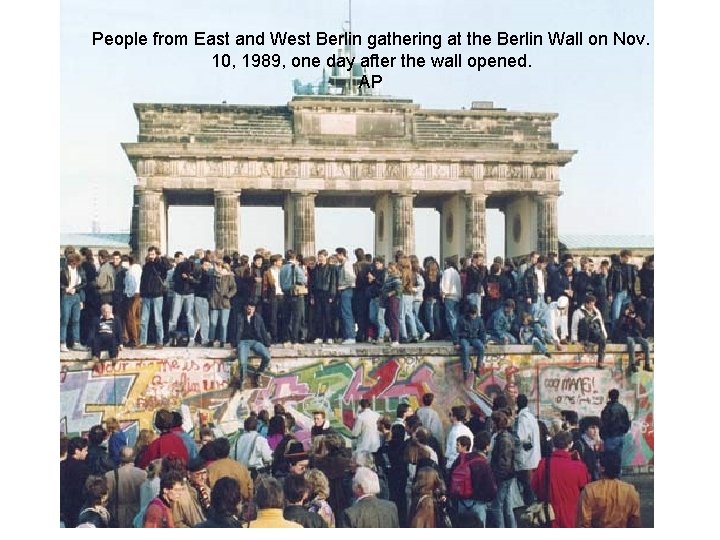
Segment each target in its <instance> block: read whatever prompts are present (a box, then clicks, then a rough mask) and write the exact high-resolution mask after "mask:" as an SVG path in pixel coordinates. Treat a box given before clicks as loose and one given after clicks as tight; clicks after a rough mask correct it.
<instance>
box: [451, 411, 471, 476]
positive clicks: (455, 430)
mask: <svg viewBox="0 0 720 540" xmlns="http://www.w3.org/2000/svg"><path fill="white" fill-rule="evenodd" d="M466 416H467V408H466V407H465V405H455V406H454V407H452V409H451V410H450V420H451V422H452V426H451V427H450V431H448V435H447V441H446V444H445V459H446V460H447V461H446V463H447V465H448V466H452V464H453V463H455V458H457V455H458V451H457V438H458V437H460V436H463V435H464V436H466V437H468V438H469V439H470V447H471V448H472V443H473V439H474V436H473V434H472V431H470V429H469V428H468V427H467V426H466V425H465V417H466Z"/></svg>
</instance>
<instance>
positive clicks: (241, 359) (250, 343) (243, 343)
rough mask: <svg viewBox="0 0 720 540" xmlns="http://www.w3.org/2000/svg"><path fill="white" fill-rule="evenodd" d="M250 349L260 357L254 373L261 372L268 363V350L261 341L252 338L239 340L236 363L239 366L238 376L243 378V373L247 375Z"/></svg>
mask: <svg viewBox="0 0 720 540" xmlns="http://www.w3.org/2000/svg"><path fill="white" fill-rule="evenodd" d="M250 351H252V352H254V353H255V354H257V355H258V356H259V357H260V358H261V359H262V361H261V362H260V367H259V368H258V369H256V370H255V373H257V374H260V373H262V372H263V371H264V370H265V368H266V367H267V366H268V364H269V363H270V351H268V349H267V347H266V346H265V345H263V344H262V343H261V342H259V341H255V340H254V339H242V340H239V341H238V347H237V355H238V365H239V367H240V376H241V377H242V378H243V379H244V378H245V375H247V370H248V357H249V356H250Z"/></svg>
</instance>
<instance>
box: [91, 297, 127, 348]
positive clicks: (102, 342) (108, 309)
mask: <svg viewBox="0 0 720 540" xmlns="http://www.w3.org/2000/svg"><path fill="white" fill-rule="evenodd" d="M100 314H101V315H100V319H99V320H98V322H97V324H96V325H95V331H94V333H93V336H94V337H93V340H92V348H91V349H92V361H93V362H99V361H100V354H102V351H108V355H109V356H110V359H111V360H116V359H117V357H118V354H119V352H120V351H121V350H122V349H123V344H122V323H121V322H120V319H119V318H115V316H114V315H113V307H112V305H111V304H103V305H102V307H101V308H100Z"/></svg>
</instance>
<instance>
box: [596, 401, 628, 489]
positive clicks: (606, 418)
mask: <svg viewBox="0 0 720 540" xmlns="http://www.w3.org/2000/svg"><path fill="white" fill-rule="evenodd" d="M608 399H609V401H608V402H607V404H606V405H605V408H604V409H603V410H602V413H600V437H602V440H603V442H604V443H605V452H614V453H616V454H618V455H619V456H620V457H621V458H622V452H623V443H624V440H625V434H626V433H627V432H628V431H630V416H629V415H628V412H627V409H626V408H625V406H624V405H622V404H621V403H620V402H619V401H618V400H619V399H620V392H619V391H618V390H617V388H613V389H612V390H610V392H608ZM618 476H619V475H618Z"/></svg>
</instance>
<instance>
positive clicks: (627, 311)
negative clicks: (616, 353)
mask: <svg viewBox="0 0 720 540" xmlns="http://www.w3.org/2000/svg"><path fill="white" fill-rule="evenodd" d="M644 331H645V322H644V321H643V320H642V318H640V316H639V315H637V314H636V313H635V305H634V304H633V303H632V302H628V303H627V304H625V305H624V306H623V314H622V315H621V316H620V318H619V319H618V321H617V322H616V323H615V325H614V326H613V341H614V342H615V343H624V344H626V345H627V352H628V359H629V362H628V372H630V373H633V372H636V371H637V370H638V362H637V358H636V357H635V343H639V344H640V346H641V347H642V350H643V354H644V355H645V365H644V366H643V369H644V370H645V371H652V370H653V369H652V366H651V365H650V345H649V344H648V341H647V339H645V338H644V337H643V332H644Z"/></svg>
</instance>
